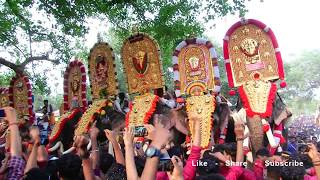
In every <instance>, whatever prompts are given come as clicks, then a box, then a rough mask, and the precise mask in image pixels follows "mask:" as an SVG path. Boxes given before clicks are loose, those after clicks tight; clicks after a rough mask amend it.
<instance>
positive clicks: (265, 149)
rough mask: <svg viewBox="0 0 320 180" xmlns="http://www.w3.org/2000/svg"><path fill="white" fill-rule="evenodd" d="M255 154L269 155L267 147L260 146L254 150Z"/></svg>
mask: <svg viewBox="0 0 320 180" xmlns="http://www.w3.org/2000/svg"><path fill="white" fill-rule="evenodd" d="M256 156H266V157H270V152H269V150H268V149H267V148H261V149H259V150H258V151H257V152H256Z"/></svg>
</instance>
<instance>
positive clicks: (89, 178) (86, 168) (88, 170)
mask: <svg viewBox="0 0 320 180" xmlns="http://www.w3.org/2000/svg"><path fill="white" fill-rule="evenodd" d="M88 143H89V140H88V139H87V138H86V137H85V136H79V137H77V138H76V140H75V143H74V144H75V145H74V146H75V147H76V148H77V152H78V153H79V156H80V158H81V159H82V169H83V175H84V179H86V180H93V179H94V175H93V170H92V165H91V160H90V158H89V156H90V153H89V152H88V150H87V145H88Z"/></svg>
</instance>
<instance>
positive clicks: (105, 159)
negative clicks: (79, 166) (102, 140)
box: [100, 151, 115, 174]
mask: <svg viewBox="0 0 320 180" xmlns="http://www.w3.org/2000/svg"><path fill="white" fill-rule="evenodd" d="M114 163H115V160H114V158H113V156H112V155H111V154H109V153H107V152H105V151H100V169H101V171H102V173H103V174H106V173H107V172H108V170H109V169H110V167H111V166H112V164H114Z"/></svg>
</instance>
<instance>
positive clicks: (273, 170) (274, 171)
mask: <svg viewBox="0 0 320 180" xmlns="http://www.w3.org/2000/svg"><path fill="white" fill-rule="evenodd" d="M267 172H268V173H267V175H268V178H269V179H280V172H281V169H280V168H279V167H278V166H268V167H267Z"/></svg>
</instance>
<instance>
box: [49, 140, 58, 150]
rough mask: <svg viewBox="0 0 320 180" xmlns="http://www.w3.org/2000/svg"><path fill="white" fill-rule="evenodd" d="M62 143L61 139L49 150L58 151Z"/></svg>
mask: <svg viewBox="0 0 320 180" xmlns="http://www.w3.org/2000/svg"><path fill="white" fill-rule="evenodd" d="M60 145H61V141H58V142H57V143H56V144H55V145H54V146H53V147H51V148H50V149H48V151H49V152H53V151H56V150H57V149H58V148H59V147H60Z"/></svg>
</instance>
